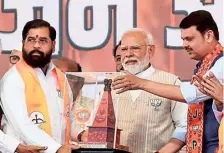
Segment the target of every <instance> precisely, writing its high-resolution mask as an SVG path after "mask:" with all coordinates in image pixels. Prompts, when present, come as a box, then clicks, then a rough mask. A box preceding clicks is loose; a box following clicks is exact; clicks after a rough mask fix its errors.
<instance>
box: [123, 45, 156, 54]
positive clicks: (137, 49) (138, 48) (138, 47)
mask: <svg viewBox="0 0 224 153" xmlns="http://www.w3.org/2000/svg"><path fill="white" fill-rule="evenodd" d="M143 46H153V45H132V46H129V47H128V46H124V45H121V53H122V54H124V53H126V52H127V51H128V49H129V50H130V51H132V52H135V53H137V52H140V51H141V49H142V47H143Z"/></svg>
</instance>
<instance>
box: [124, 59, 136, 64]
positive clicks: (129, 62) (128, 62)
mask: <svg viewBox="0 0 224 153" xmlns="http://www.w3.org/2000/svg"><path fill="white" fill-rule="evenodd" d="M136 63H137V61H136V60H129V61H127V62H125V64H127V65H134V64H136Z"/></svg>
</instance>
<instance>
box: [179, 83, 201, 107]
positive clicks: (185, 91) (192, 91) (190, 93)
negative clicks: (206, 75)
mask: <svg viewBox="0 0 224 153" xmlns="http://www.w3.org/2000/svg"><path fill="white" fill-rule="evenodd" d="M180 90H181V94H182V96H183V97H184V99H185V100H186V102H187V103H188V104H193V103H197V101H195V99H196V96H197V95H196V93H197V91H196V87H195V86H193V85H191V84H190V82H182V83H181V84H180Z"/></svg>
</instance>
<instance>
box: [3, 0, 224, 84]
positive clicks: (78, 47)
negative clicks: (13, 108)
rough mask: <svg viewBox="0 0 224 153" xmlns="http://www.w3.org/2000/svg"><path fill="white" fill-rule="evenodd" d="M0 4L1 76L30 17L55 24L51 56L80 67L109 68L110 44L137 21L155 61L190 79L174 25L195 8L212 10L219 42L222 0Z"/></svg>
mask: <svg viewBox="0 0 224 153" xmlns="http://www.w3.org/2000/svg"><path fill="white" fill-rule="evenodd" d="M0 5H1V7H0V8H1V11H0V39H1V41H2V48H3V55H2V56H1V57H0V64H1V68H0V76H2V75H3V74H4V73H5V72H6V70H7V69H8V54H9V52H10V50H11V49H13V48H21V46H20V44H21V43H20V42H21V39H22V34H21V31H22V28H23V26H24V25H25V23H26V22H27V21H28V20H32V19H34V18H43V19H45V20H47V21H49V22H50V23H51V24H52V25H53V26H54V27H55V28H56V30H57V50H56V53H55V55H54V56H55V57H58V56H66V57H69V58H71V59H73V60H76V61H77V62H79V63H80V64H81V66H82V68H83V70H84V71H114V70H115V64H114V60H113V57H112V48H113V47H114V46H115V44H116V43H118V41H119V40H120V38H121V36H122V33H123V32H124V31H126V30H128V29H130V28H133V27H138V28H142V29H145V30H146V31H148V32H151V33H152V35H153V38H154V43H155V45H156V53H155V55H154V57H153V59H152V64H153V65H154V67H156V68H158V69H162V70H165V71H168V72H171V73H174V74H176V75H178V76H180V77H181V79H183V80H187V79H190V78H191V75H192V73H193V69H194V65H195V63H196V62H195V61H192V60H190V59H189V57H188V55H187V53H186V52H185V51H184V50H183V49H182V48H181V46H182V40H181V38H180V30H179V29H178V28H177V27H178V25H179V23H180V21H181V20H182V19H183V17H184V16H186V15H187V14H189V13H190V12H192V11H195V10H201V9H203V10H208V11H210V12H211V13H212V15H213V17H214V18H215V20H216V22H217V24H218V27H219V32H220V39H221V42H222V44H223V42H224V41H223V40H224V6H223V5H224V2H223V0H0Z"/></svg>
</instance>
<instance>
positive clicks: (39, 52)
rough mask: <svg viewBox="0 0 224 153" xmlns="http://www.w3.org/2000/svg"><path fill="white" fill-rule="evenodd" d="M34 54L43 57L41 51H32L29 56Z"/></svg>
mask: <svg viewBox="0 0 224 153" xmlns="http://www.w3.org/2000/svg"><path fill="white" fill-rule="evenodd" d="M34 53H38V54H40V55H41V56H44V53H43V52H41V51H39V50H32V51H31V52H30V53H29V54H30V55H33V54H34Z"/></svg>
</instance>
